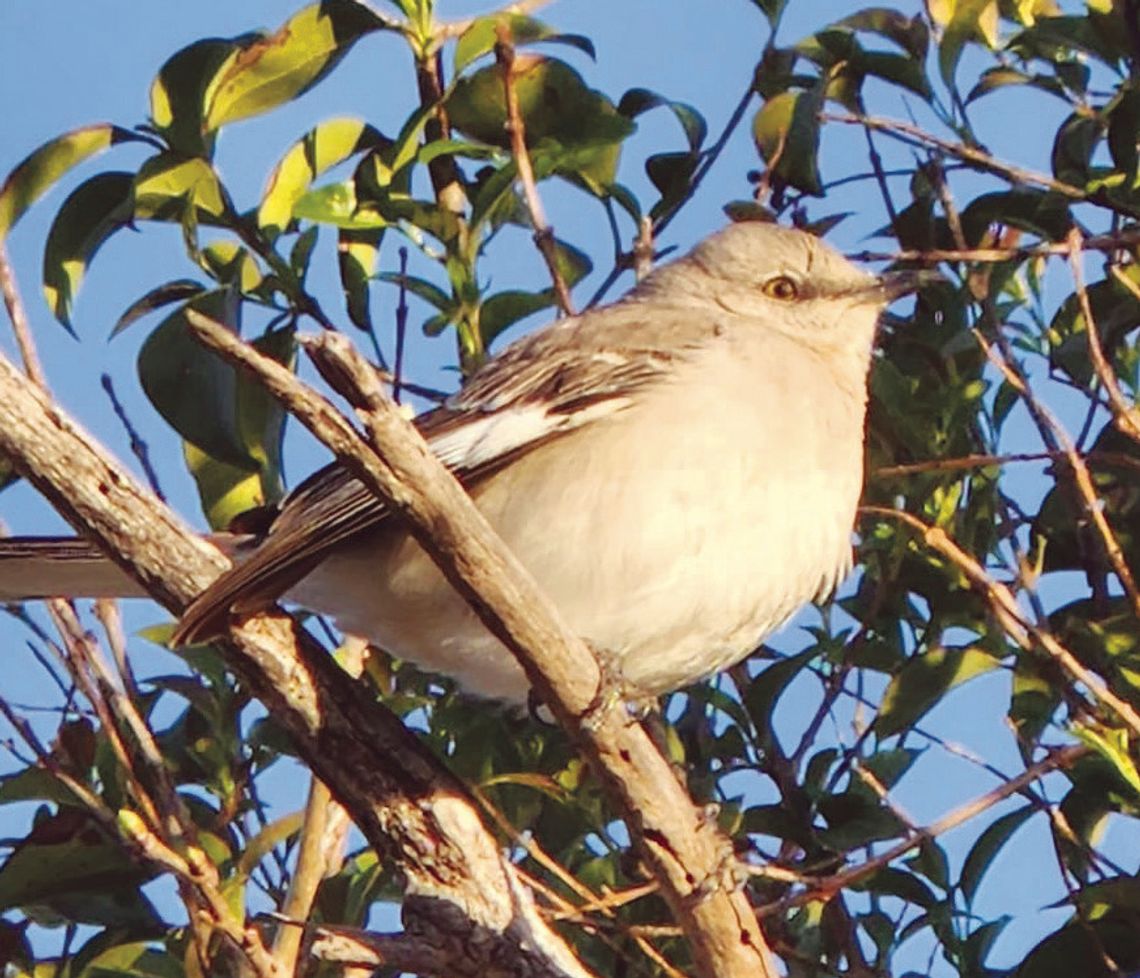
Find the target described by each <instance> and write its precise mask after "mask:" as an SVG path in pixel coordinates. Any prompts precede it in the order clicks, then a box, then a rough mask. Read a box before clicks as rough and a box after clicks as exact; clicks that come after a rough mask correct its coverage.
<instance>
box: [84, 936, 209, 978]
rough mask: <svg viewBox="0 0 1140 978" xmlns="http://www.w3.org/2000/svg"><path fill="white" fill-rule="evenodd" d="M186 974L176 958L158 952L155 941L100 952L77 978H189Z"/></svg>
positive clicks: (116, 946)
mask: <svg viewBox="0 0 1140 978" xmlns="http://www.w3.org/2000/svg"><path fill="white" fill-rule="evenodd" d="M84 950H86V948H84ZM186 974H187V973H186V971H185V969H184V968H183V967H182V964H181V963H180V962H179V961H178V960H177V959H176V957H175V956H174V955H172V954H171V953H170V952H168V951H166V950H165V949H164V950H158V949H157V948H155V947H154V942H153V941H134V942H132V943H130V944H117V945H115V946H114V947H111V948H108V949H107V950H105V951H100V952H99V953H98V954H96V955H95V957H93V958H91V960H90V961H88V962H87V965H86V967H85V968H84V969H83V971H82V972H81V973H80V974H79V975H77V978H186Z"/></svg>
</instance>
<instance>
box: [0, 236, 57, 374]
mask: <svg viewBox="0 0 1140 978" xmlns="http://www.w3.org/2000/svg"><path fill="white" fill-rule="evenodd" d="M0 292H3V293H4V306H5V308H7V310H8V318H9V319H10V320H11V321H12V332H13V334H14V335H15V337H16V346H17V347H19V350H20V359H21V360H22V361H23V363H24V373H26V374H27V375H28V377H29V379H30V380H31V381H32V383H33V384H35V385H36V386H37V387H39V388H40V389H41V390H45V391H46V390H47V377H46V376H45V374H44V368H43V365H42V364H41V363H40V357H39V354H38V353H37V352H36V344H35V342H34V341H33V340H32V327H31V326H30V325H29V323H28V311H27V309H26V308H25V307H24V300H23V299H21V298H20V289H19V287H18V286H17V285H16V271H15V269H14V268H13V267H12V262H11V260H10V259H9V258H8V248H7V246H6V245H5V244H4V242H3V241H0Z"/></svg>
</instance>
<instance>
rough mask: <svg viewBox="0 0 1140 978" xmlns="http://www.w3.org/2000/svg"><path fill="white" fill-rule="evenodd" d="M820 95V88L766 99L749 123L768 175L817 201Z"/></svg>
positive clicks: (818, 189)
mask: <svg viewBox="0 0 1140 978" xmlns="http://www.w3.org/2000/svg"><path fill="white" fill-rule="evenodd" d="M823 93H824V89H823V86H822V85H816V86H815V87H813V88H811V89H810V90H808V91H801V92H783V93H781V94H780V95H776V96H775V97H774V98H770V99H768V101H766V102H765V103H764V105H763V107H761V109H760V111H759V112H757V113H756V117H755V119H754V120H753V122H752V136H753V139H755V141H756V148H757V149H759V150H760V155H761V156H763V157H764V159H765V161H766V162H767V163H768V167H769V170H770V171H771V172H772V174H773V175H774V176H776V177H778V178H779V179H780V180H781V181H782V182H783V183H785V184H787V185H788V186H791V187H795V188H796V189H798V190H802V191H804V193H809V194H813V195H815V196H817V197H818V196H821V195H822V194H823V185H822V182H821V180H820V176H819V162H818V157H819V131H820V121H819V112H820V109H822V108H823Z"/></svg>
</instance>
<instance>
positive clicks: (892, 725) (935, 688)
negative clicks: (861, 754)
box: [875, 648, 1001, 738]
mask: <svg viewBox="0 0 1140 978" xmlns="http://www.w3.org/2000/svg"><path fill="white" fill-rule="evenodd" d="M1000 665H1001V660H1000V659H998V658H997V657H996V656H994V655H992V654H991V653H989V652H984V651H982V650H981V649H976V648H936V649H932V650H931V651H929V652H927V653H926V654H925V655H918V656H914V657H913V658H912V659H910V660H909V661H908V662H907V664H906V665H905V666H903V668H902V670H901V671H900V672H899V674H898V675H897V676H895V677H894V678H893V679H891V681H890V683H889V685H888V686H887V690H886V692H885V693H884V694H883V705H882V706H881V707H880V708H879V714H878V716H877V717H875V732H876V733H877V734H878V735H879V737H880V738H883V737H890V736H893V735H894V734H897V733H900V732H901V731H903V730H908V729H910V728H911V727H912V726H913V725H914V724H915V723H916V722H917V721H918V720H919V718H920V717H922V716H924V715H925V714H926V712H927V711H928V710H930V709H931V708H932V707H934V706H935V704H937V703H938V701H939V700H941V699H942V698H943V697H944V696H945V695H946V694H947V693H948V692H949V691H950V690H952V689H954V688H955V687H956V686H960V685H961V684H962V683H964V682H966V681H967V680H969V679H973V678H974V677H975V676H980V675H982V674H983V673H986V672H990V671H991V670H993V669H996V668H998V666H1000Z"/></svg>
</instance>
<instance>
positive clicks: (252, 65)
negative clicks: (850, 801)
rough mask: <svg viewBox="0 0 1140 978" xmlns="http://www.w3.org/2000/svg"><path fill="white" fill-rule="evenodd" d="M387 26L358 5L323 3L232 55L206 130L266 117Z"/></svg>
mask: <svg viewBox="0 0 1140 978" xmlns="http://www.w3.org/2000/svg"><path fill="white" fill-rule="evenodd" d="M386 26H387V25H386V23H385V22H384V21H383V20H382V19H381V18H380V17H378V16H377V15H376V14H375V13H373V12H372V11H371V10H369V9H368V7H366V6H365V5H364V4H362V3H357V2H356V0H321V2H320V3H314V4H310V5H309V6H308V7H305V8H303V9H302V10H301V11H300V12H299V13H297V14H294V15H293V16H292V17H291V18H290V19H289V20H287V21H286V22H285V23H284V24H283V25H282V26H281V28H280V29H279V30H278V31H277V32H276V33H274V34H272V35H270V36H268V37H262V38H258V39H257V40H254V41H253V42H251V43H249V44H247V45H245V46H243V47H242V48H241V49H239V50H237V51H235V52H233V53H232V54H231V55H230V56H229V57H228V58H227V59H226V61H225V62H224V63H223V64H222V66H221V67H220V68H219V69H218V71H217V73H216V75H215V76H214V79H213V80H212V81H211V83H210V86H209V89H208V91H207V92H206V95H205V99H204V101H205V103H206V106H207V108H206V113H205V121H204V123H203V125H204V128H205V130H206V131H207V132H208V131H212V130H214V129H217V128H218V127H219V126H223V125H225V124H227V123H230V122H235V121H236V120H238V119H247V118H249V117H250V116H254V115H260V114H261V113H262V112H268V111H269V110H270V109H274V108H276V107H277V106H279V105H282V104H284V103H285V102H288V101H291V100H292V99H295V98H296V97H297V96H298V95H301V94H303V93H304V92H306V91H308V90H309V89H310V88H312V87H313V85H315V84H316V83H317V82H319V81H320V80H321V79H322V78H324V76H325V75H327V74H328V73H329V72H330V71H331V70H332V69H333V68H335V67H336V65H337V63H338V62H339V61H340V59H341V58H343V57H344V56H345V55H346V54H347V53H348V50H349V49H350V48H351V47H352V45H353V44H355V43H356V41H358V40H359V39H360V38H361V37H363V36H364V35H365V34H369V33H371V32H372V31H377V30H381V29H383V28H385V27H386Z"/></svg>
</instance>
